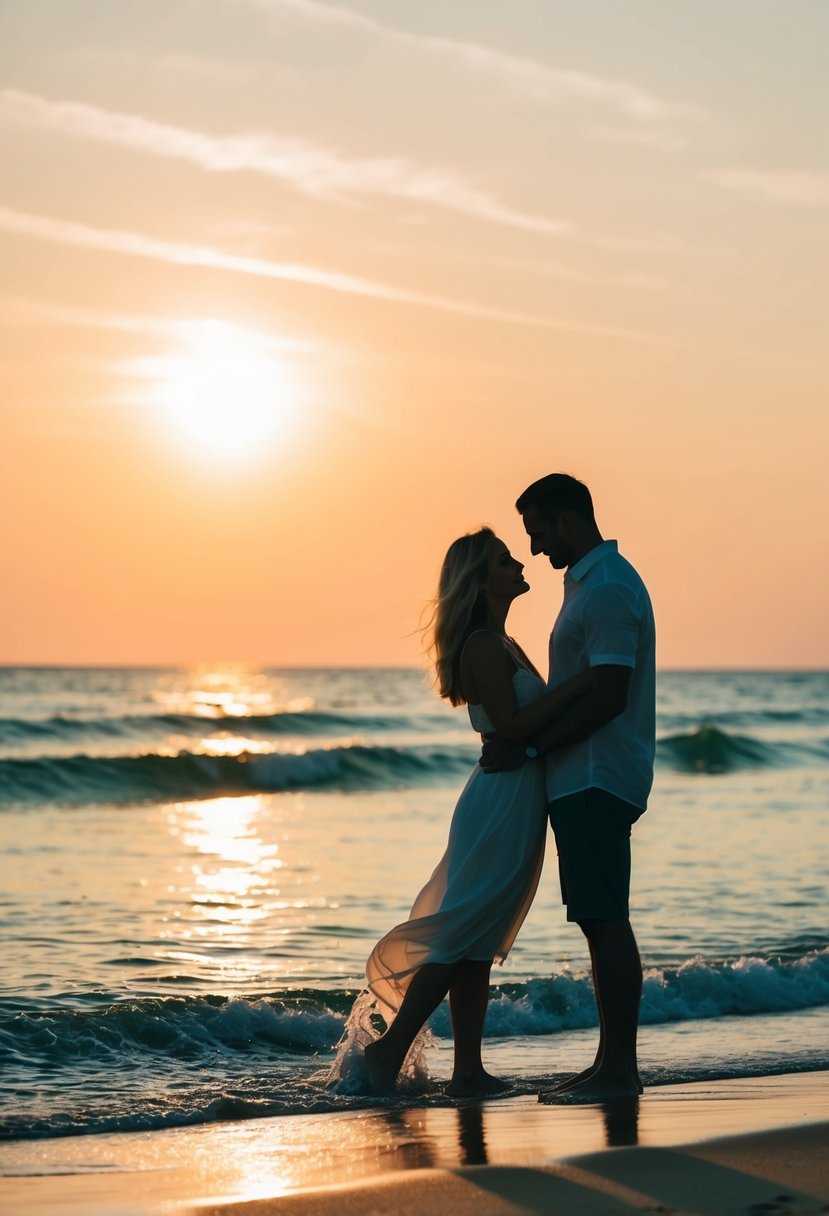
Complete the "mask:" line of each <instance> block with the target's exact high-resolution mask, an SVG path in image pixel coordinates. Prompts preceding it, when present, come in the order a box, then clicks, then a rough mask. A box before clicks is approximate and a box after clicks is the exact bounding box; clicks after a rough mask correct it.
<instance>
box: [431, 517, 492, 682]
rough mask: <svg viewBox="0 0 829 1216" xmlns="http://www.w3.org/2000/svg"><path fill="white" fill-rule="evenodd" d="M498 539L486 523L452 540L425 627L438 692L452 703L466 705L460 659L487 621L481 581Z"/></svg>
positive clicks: (485, 573) (484, 576)
mask: <svg viewBox="0 0 829 1216" xmlns="http://www.w3.org/2000/svg"><path fill="white" fill-rule="evenodd" d="M494 539H495V533H494V532H493V531H492V529H491V528H486V527H484V528H479V530H478V531H477V532H467V534H466V535H465V536H460V537H458V539H457V540H455V541H453V542H452V544H451V545H450V546H449V548H448V550H447V552H446V557H445V558H444V559H443V565H442V566H441V570H440V579H439V580H438V593H437V595H436V596H435V598H434V600H433V601H432V603H431V615H430V617H429V620H428V622H427V624H426V626H425V628H424V630H423V632H424V635H425V638H426V641H427V646H428V650H429V653H430V655H431V659H432V662H433V664H434V668H435V684H436V685H437V689H438V692H439V693H440V695H441V696H442V697H445V698H446V700H448V701H450V702H451V704H452V705H463V703H464V700H465V698H464V696H463V693H462V692H461V687H460V659H461V653H462V651H463V648H464V644H465V642H466V639H467V638H468V637H469V635H470V634H471V633H473V632H474V630H475V629H479V628H480V627H481V626H482V625H483V624H484V622H485V621H486V612H487V609H486V603H485V602H484V598H483V595H482V594H481V583H482V582H483V581H484V579H485V578H486V575H487V571H488V569H489V559H490V553H491V550H492V542H493V540H494Z"/></svg>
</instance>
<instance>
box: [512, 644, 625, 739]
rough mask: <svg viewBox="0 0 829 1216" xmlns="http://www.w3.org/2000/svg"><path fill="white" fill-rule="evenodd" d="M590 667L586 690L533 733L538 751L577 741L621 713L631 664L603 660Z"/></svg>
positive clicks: (623, 708) (599, 728)
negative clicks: (611, 662) (588, 686)
mask: <svg viewBox="0 0 829 1216" xmlns="http://www.w3.org/2000/svg"><path fill="white" fill-rule="evenodd" d="M590 670H591V674H592V676H593V684H592V687H591V689H590V690H589V692H587V693H586V694H585V695H584V696H583V697H580V698H579V700H578V701H571V702H570V703H569V704H568V705H566V706H565V707H564V708H563V709H562V711H561V713H560V714H559V715H558V717H557V718H556V719H555V720H554V721H553V722H551V723H550V724H549V725H548V726H544V727H542V729H541V730H539V731H537V732H536V733H535V734H534V735H533V740H532V742H533V744H534V745H535V747H536V748H537V749H538V751H539V752H549V751H552V750H553V749H554V748H556V747H567V746H568V745H569V744H571V743H580V742H581V740H582V739H587V738H589V737H590V735H594V734H595V733H596V731H597V730H601V728H602V727H603V726H606V725H607V724H608V722H612V721H613V719H614V718H618V716H619V714H621V713H624V711H625V709H626V708H627V703H628V691H629V689H630V678H631V676H632V675H633V668H632V667H621V666H619V667H617V666H615V665H614V666H611V665H610V664H602V665H601V666H600V667H592V668H591V669H590Z"/></svg>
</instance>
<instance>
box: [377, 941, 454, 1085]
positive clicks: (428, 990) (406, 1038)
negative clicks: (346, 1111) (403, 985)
mask: <svg viewBox="0 0 829 1216" xmlns="http://www.w3.org/2000/svg"><path fill="white" fill-rule="evenodd" d="M460 966H461V964H460V963H424V965H423V966H422V967H421V968H420V970H419V971H417V972H416V973H415V975H414V976H413V977H412V981H411V983H410V984H409V987H408V988H407V990H406V995H405V997H404V998H403V1004H402V1005H401V1006H400V1009H399V1010H398V1013H397V1017H396V1018H395V1019H394V1021H393V1022H392V1024H391V1026H390V1027H389V1028H388V1030H387V1031H386V1033H385V1034H384V1035H382V1036H381V1037H380V1038H379V1039H375V1041H374V1042H373V1043H369V1044H368V1045H367V1047H366V1051H365V1056H366V1067H367V1069H368V1079H369V1084H370V1086H371V1088H372V1090H374V1091H375V1092H377V1093H385V1092H387V1091H388V1090H390V1089H394V1086H395V1082H396V1081H397V1074H398V1073H399V1072H400V1069H401V1068H402V1067H403V1061H404V1060H405V1059H406V1053H407V1052H408V1050H409V1048H410V1047H411V1045H412V1043H413V1042H414V1041H415V1038H416V1037H417V1034H418V1032H419V1031H420V1029H421V1028H422V1026H423V1024H424V1023H425V1021H426V1019H427V1018H428V1017H429V1016H430V1015H431V1014H432V1013H434V1011H435V1010H436V1009H437V1007H438V1005H439V1004H440V1003H441V1001H442V1000H443V998H444V997H445V996H446V993H447V992H448V991H449V985H450V984H451V983H452V981H453V979H454V976H455V973H456V972H457V970H458V968H459V967H460Z"/></svg>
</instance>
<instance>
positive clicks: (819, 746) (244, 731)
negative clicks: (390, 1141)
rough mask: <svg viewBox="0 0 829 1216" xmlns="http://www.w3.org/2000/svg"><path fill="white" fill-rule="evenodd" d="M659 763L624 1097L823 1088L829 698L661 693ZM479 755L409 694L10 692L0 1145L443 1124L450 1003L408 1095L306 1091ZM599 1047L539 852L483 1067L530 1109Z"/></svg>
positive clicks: (3, 727)
mask: <svg viewBox="0 0 829 1216" xmlns="http://www.w3.org/2000/svg"><path fill="white" fill-rule="evenodd" d="M658 739H659V742H658V753H657V770H656V780H655V785H654V790H653V794H652V797H651V802H650V807H649V809H648V811H647V813H646V814H645V815H644V816H643V818H642V819H641V820H640V821H639V823H638V824H637V825H636V827H635V829H634V846H633V847H634V876H633V890H632V911H631V916H632V921H633V924H634V928H635V930H636V933H637V937H638V939H639V945H640V949H641V952H642V956H643V962H644V965H645V969H646V978H645V987H644V995H643V1001H642V1013H641V1021H642V1029H641V1036H640V1061H641V1071H642V1076H643V1080H644V1082H645V1084H646V1085H654V1084H660V1083H666V1082H671V1081H676V1082H679V1081H690V1080H705V1079H713V1078H719V1077H737V1076H753V1075H760V1074H769V1073H779V1072H797V1071H808V1070H813V1069H825V1068H829V919H828V918H827V898H826V894H827V877H829V831H828V830H827V829H829V673H827V672H783V671H777V672H756V671H752V672H723V671H719V672H693V673H689V672H669V671H666V672H662V673H661V674H660V677H659V684H658ZM477 753H478V747H477V740H476V736H475V735H474V734H473V733H472V731H471V729H470V727H469V724H468V720H467V717H466V713H465V711H463V710H454V711H453V710H451V709H450V708H448V707H447V706H446V705H444V704H443V703H442V702H441V701H440V700H439V699H438V697H437V696H436V695H435V693H434V692H433V691H432V690H431V689H430V688H429V686H428V682H427V680H426V678H425V677H424V676H423V674H422V673H420V672H418V671H415V670H373V669H372V670H368V669H365V670H270V669H262V670H256V669H253V668H247V667H245V668H243V667H233V666H220V667H204V668H199V669H191V670H183V669H182V670H173V669H154V670H150V669H141V670H137V669H108V670H104V669H69V668H54V669H46V668H6V669H2V670H0V847H1V848H2V858H3V881H2V892H1V893H0V901H1V902H0V916H1V917H2V925H3V950H2V954H0V1075H2V1095H1V1096H0V1104H2V1107H1V1110H0V1129H1V1130H0V1135H2V1136H3V1137H4V1138H6V1139H15V1138H39V1137H54V1136H62V1135H68V1134H81V1133H93V1132H103V1131H144V1130H147V1129H152V1128H161V1127H170V1126H181V1125H188V1124H199V1123H206V1122H209V1121H212V1120H219V1119H244V1118H249V1117H260V1116H263V1115H264V1116H267V1115H279V1114H291V1113H302V1114H313V1113H315V1112H330V1111H337V1110H342V1109H353V1108H354V1107H355V1106H357V1107H359V1106H370V1105H376V1104H378V1103H382V1102H383V1101H386V1102H387V1103H388V1102H389V1101H391V1102H394V1103H400V1102H405V1103H407V1104H412V1105H415V1106H416V1105H441V1104H445V1103H447V1102H448V1101H449V1100H448V1099H446V1098H445V1096H444V1094H443V1091H442V1082H443V1080H445V1078H446V1077H447V1076H448V1073H449V1071H450V1066H451V1040H450V1038H449V1030H450V1027H449V1018H448V1011H447V1010H446V1008H445V1007H442V1008H440V1009H439V1010H438V1011H437V1013H436V1014H435V1016H434V1018H433V1020H432V1032H433V1036H434V1042H433V1046H432V1047H431V1048H430V1049H429V1052H428V1053H427V1067H428V1076H426V1077H425V1078H421V1079H420V1080H419V1081H418V1082H416V1083H413V1084H412V1088H411V1089H410V1090H409V1091H407V1092H404V1093H402V1094H399V1095H397V1096H396V1097H395V1098H393V1099H385V1100H381V1099H369V1098H365V1097H361V1096H360V1095H359V1094H353V1093H340V1092H332V1091H331V1090H329V1089H326V1088H325V1087H324V1086H323V1085H322V1084H321V1083H320V1081H319V1079H318V1075H317V1074H318V1073H319V1072H320V1070H321V1069H322V1068H324V1067H325V1066H326V1065H328V1064H330V1063H331V1061H332V1059H333V1056H334V1048H335V1045H336V1043H337V1041H338V1039H339V1037H340V1035H341V1033H342V1029H343V1026H344V1023H345V1019H346V1016H347V1014H348V1010H349V1009H350V1007H351V1004H352V1001H353V1000H354V998H355V996H356V995H357V994H358V993H359V991H360V988H361V983H362V974H363V965H364V962H365V959H366V956H367V955H368V953H369V951H370V949H371V946H372V945H373V943H374V942H375V940H376V939H377V938H378V937H380V936H381V935H382V934H383V933H384V932H386V931H387V930H388V929H389V928H390V927H391V926H392V925H394V924H395V923H397V922H398V921H400V920H402V919H404V918H405V916H406V915H407V913H408V909H409V906H410V903H411V901H412V899H413V898H414V896H415V894H416V893H417V891H418V889H419V887H420V886H421V885H422V883H423V882H424V881H425V880H426V878H427V877H428V876H429V874H430V873H431V870H432V868H433V866H434V865H435V863H436V862H437V860H438V858H439V856H440V854H441V852H442V850H443V847H444V844H445V840H446V833H447V828H448V823H449V818H450V815H451V812H452V807H453V804H454V800H455V798H456V797H457V795H458V793H459V791H460V790H461V788H462V786H463V784H464V781H465V779H466V776H467V774H468V773H469V771H470V770H471V768H472V766H473V765H474V764H475V762H476V757H477ZM595 1022H596V1018H595V1009H594V1004H593V997H592V987H591V983H590V980H589V977H588V970H587V955H586V951H585V949H584V946H583V944H582V939H581V935H580V933H579V931H578V929H577V928H575V927H574V926H568V925H567V924H566V923H565V921H564V916H563V911H562V908H561V904H560V897H559V891H558V884H557V875H556V866H555V850H554V846H553V844H552V841H550V844H549V846H548V855H547V866H546V868H545V874H544V876H543V878H542V882H541V886H540V888H539V892H538V896H537V898H536V902H535V904H534V906H533V908H532V910H531V912H530V915H529V917H528V919H527V921H526V922H525V925H524V928H523V930H522V932H521V934H520V936H519V938H518V940H517V942H516V944H515V946H514V947H513V950H512V952H511V954H510V956H509V958H508V959H507V961H506V963H505V964H504V966H503V967H501V968H495V969H494V970H493V989H492V1000H491V1004H490V1009H489V1013H488V1016H487V1022H486V1029H485V1045H484V1046H485V1060H486V1064H487V1066H488V1068H489V1069H490V1071H493V1072H495V1073H497V1074H499V1075H501V1076H506V1077H508V1078H510V1079H511V1080H512V1081H513V1084H514V1087H515V1089H516V1090H518V1091H522V1090H523V1091H525V1092H529V1091H531V1090H533V1089H535V1088H537V1087H538V1086H539V1085H540V1084H542V1083H543V1084H548V1083H550V1082H551V1081H555V1080H557V1079H559V1078H561V1077H563V1076H565V1075H568V1074H570V1073H572V1072H573V1071H577V1070H578V1069H580V1068H582V1067H584V1066H585V1065H586V1064H587V1063H588V1062H589V1061H590V1059H591V1058H592V1049H593V1046H594V1043H595V1038H596V1028H595Z"/></svg>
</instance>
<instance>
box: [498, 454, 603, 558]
mask: <svg viewBox="0 0 829 1216" xmlns="http://www.w3.org/2000/svg"><path fill="white" fill-rule="evenodd" d="M515 505H516V507H517V509H518V511H519V512H520V513H521V516H522V517H523V520H524V528H525V530H526V532H527V535H528V536H529V538H530V549H531V551H532V553H533V554H538V553H543V554H544V555H545V556H546V557H548V558H549V559H550V564H551V565H552V566H554V567H555V569H556V570H563V569H564V568H565V567H567V566H572V565H573V564H574V563H575V562H577V561H578V560H579V559H580V558H582V557H583V556H584V554H585V553H588V552H589V551H590V550H591V549H592V548H593V547H594V546H595V545H597V544H599V543H600V542H601V539H602V538H601V534H600V533H599V529H598V528H597V527H596V519H595V516H594V515H593V499H592V498H591V497H590V491H589V490H588V488H587V486H586V485H584V483H583V482H581V481H577V480H576V478H575V477H570V476H569V475H568V474H567V473H550V474H549V475H548V476H547V477H542V478H541V479H540V480H539V481H534V482H533V484H532V485H531V486H528V487H527V489H526V490H525V491H524V493H523V494H522V495H521V497H520V498H519V499H518V501H517V502H516V504H515Z"/></svg>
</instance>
